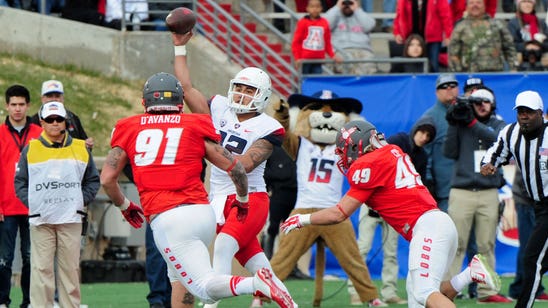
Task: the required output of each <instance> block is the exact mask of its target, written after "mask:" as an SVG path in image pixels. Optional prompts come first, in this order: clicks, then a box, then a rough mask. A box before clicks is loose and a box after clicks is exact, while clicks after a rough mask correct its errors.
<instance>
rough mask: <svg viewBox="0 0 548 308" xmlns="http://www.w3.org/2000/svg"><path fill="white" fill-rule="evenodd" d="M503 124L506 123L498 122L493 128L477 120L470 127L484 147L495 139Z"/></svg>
mask: <svg viewBox="0 0 548 308" xmlns="http://www.w3.org/2000/svg"><path fill="white" fill-rule="evenodd" d="M505 125H506V124H505V123H504V122H500V123H499V124H498V125H497V127H495V128H494V130H493V129H492V128H491V127H489V126H487V125H485V124H483V123H481V122H479V121H478V122H476V124H475V125H474V126H472V127H471V128H470V129H472V132H473V133H474V134H475V135H476V136H478V138H479V139H480V140H481V142H482V143H483V144H484V145H485V147H490V146H491V145H492V144H493V143H494V142H495V141H496V140H497V134H498V133H499V132H500V131H501V129H502V128H503V127H504V126H505Z"/></svg>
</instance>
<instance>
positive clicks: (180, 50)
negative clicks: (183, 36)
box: [173, 45, 186, 56]
mask: <svg viewBox="0 0 548 308" xmlns="http://www.w3.org/2000/svg"><path fill="white" fill-rule="evenodd" d="M173 51H174V52H175V55H176V56H186V45H183V46H173Z"/></svg>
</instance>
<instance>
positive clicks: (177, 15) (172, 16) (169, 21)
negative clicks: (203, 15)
mask: <svg viewBox="0 0 548 308" xmlns="http://www.w3.org/2000/svg"><path fill="white" fill-rule="evenodd" d="M195 24H196V14H194V12H193V11H192V10H191V9H189V8H186V7H178V8H176V9H173V10H172V11H171V12H169V14H168V15H167V17H166V27H167V28H168V29H169V31H171V32H175V33H177V34H185V33H187V32H189V31H190V30H192V28H194V25H195Z"/></svg>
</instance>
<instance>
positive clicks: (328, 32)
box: [324, 20, 335, 58]
mask: <svg viewBox="0 0 548 308" xmlns="http://www.w3.org/2000/svg"><path fill="white" fill-rule="evenodd" d="M324 40H325V52H326V53H327V54H328V55H329V57H330V58H334V57H335V49H334V48H333V44H332V43H331V30H330V29H329V23H328V22H327V20H326V21H325V35H324Z"/></svg>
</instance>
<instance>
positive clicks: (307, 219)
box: [299, 214, 312, 226]
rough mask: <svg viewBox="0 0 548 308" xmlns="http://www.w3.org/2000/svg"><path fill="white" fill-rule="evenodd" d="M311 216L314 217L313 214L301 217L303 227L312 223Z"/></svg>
mask: <svg viewBox="0 0 548 308" xmlns="http://www.w3.org/2000/svg"><path fill="white" fill-rule="evenodd" d="M310 216H312V214H301V217H300V219H299V220H300V222H301V224H302V225H303V226H306V225H309V224H311V223H310Z"/></svg>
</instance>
